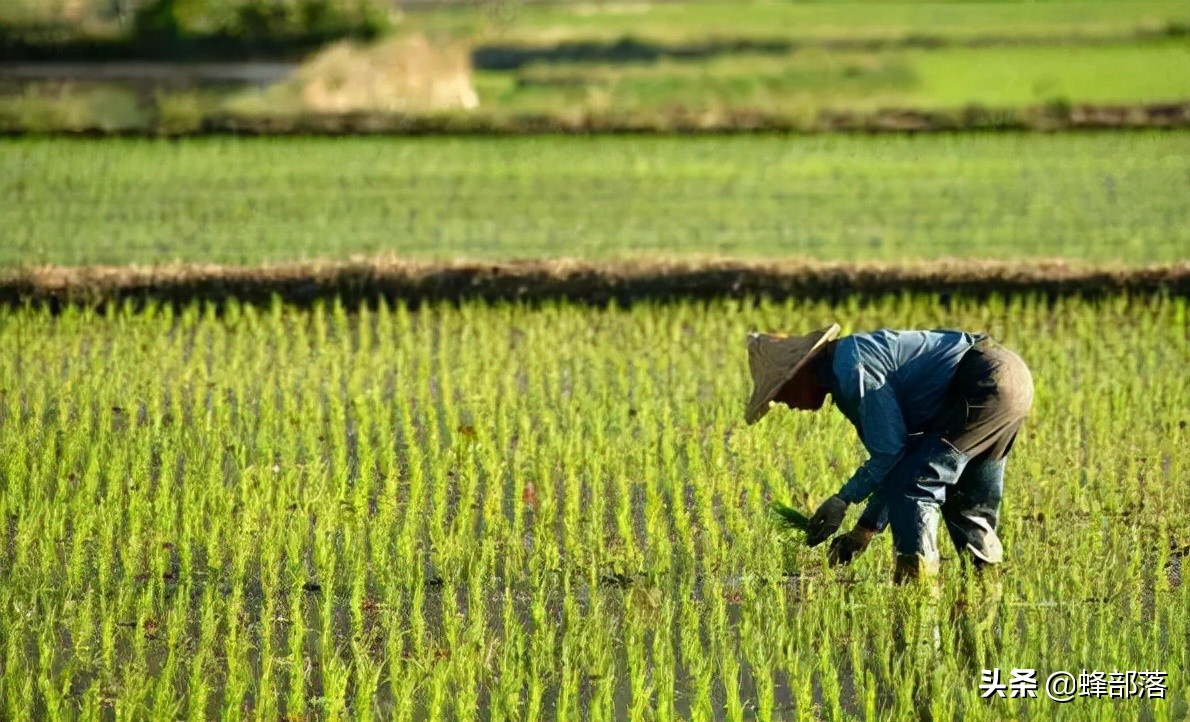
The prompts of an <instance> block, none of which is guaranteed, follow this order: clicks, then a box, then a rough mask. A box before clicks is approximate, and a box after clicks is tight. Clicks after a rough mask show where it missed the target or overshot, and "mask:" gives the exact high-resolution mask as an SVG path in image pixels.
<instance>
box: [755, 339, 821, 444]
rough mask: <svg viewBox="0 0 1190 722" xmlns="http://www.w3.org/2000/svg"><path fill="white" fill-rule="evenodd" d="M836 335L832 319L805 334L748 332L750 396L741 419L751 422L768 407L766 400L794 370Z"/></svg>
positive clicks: (794, 374) (757, 418) (793, 373)
mask: <svg viewBox="0 0 1190 722" xmlns="http://www.w3.org/2000/svg"><path fill="white" fill-rule="evenodd" d="M838 335H839V324H837V323H833V324H831V325H830V326H827V327H826V328H822V329H819V330H817V331H814V332H813V333H808V334H806V335H805V336H774V335H771V334H767V333H750V334H748V369H749V370H750V371H751V372H752V398H750V399H748V406H747V408H746V409H745V410H744V420H745V421H747V422H748V423H749V424H755V423H756V422H757V421H759V420H760V419H761V417H762V416H764V415H765V414H766V413H768V410H769V402H770V401H772V400H773V397H774V396H776V395H777V392H778V391H780V390H781V387H782V386H784V385H785V384H786V383H787V382H788V381H789V380H790V379H792V378H793V377H794V376H796V375H797V374H798V372H799V371H801V370H802V369H803V368H805V367H806V364H807V363H809V361H810V359H812V358H814V356H815V355H816V354H817V353H818V352H819V351H821V350H822V347H823V346H824V345H825V344H826V343H828V342H830V341H832V340H834V339H835V338H836V337H838Z"/></svg>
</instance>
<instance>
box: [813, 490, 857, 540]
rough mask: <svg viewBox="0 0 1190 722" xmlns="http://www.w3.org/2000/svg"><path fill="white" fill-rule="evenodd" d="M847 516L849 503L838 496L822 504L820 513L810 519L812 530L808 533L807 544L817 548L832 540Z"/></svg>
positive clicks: (817, 512) (819, 509)
mask: <svg viewBox="0 0 1190 722" xmlns="http://www.w3.org/2000/svg"><path fill="white" fill-rule="evenodd" d="M846 514H847V502H846V501H844V500H843V499H840V498H839V497H838V496H832V497H831V498H829V499H827V500H826V501H824V502H822V505H821V506H819V507H818V511H816V512H814V516H812V517H810V528H809V530H808V531H807V532H806V544H808V545H810V546H812V547H816V546H818V545H819V544H821V543H822V542H824V541H826V540H827V539H830V536H831V534H834V533H835V532H837V531H839V527H840V526H841V525H842V524H843V517H844V516H845V515H846Z"/></svg>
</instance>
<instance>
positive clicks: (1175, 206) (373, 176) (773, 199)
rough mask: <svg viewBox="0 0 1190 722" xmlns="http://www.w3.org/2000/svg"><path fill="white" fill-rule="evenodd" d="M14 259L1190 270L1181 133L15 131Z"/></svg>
mask: <svg viewBox="0 0 1190 722" xmlns="http://www.w3.org/2000/svg"><path fill="white" fill-rule="evenodd" d="M0 166H3V168H4V169H5V172H4V173H2V174H0V197H2V198H4V199H5V201H4V202H3V203H0V228H2V229H4V230H3V231H2V233H3V235H4V239H5V242H4V243H2V244H0V267H8V268H10V269H11V268H14V267H19V266H30V265H40V264H67V265H77V264H124V263H139V264H161V263H168V262H173V261H183V262H198V263H202V262H213V263H224V264H245V265H252V264H259V263H262V262H274V263H275V262H284V261H294V260H301V259H346V258H348V257H350V256H354V255H377V254H384V255H391V256H395V257H399V258H410V259H423V260H435V259H438V260H448V259H459V258H469V259H491V260H502V259H511V258H551V257H558V256H569V257H576V258H585V259H609V258H640V257H642V256H646V257H649V256H651V257H655V258H660V257H669V258H681V257H691V256H697V255H700V254H701V255H706V254H713V255H720V256H730V257H737V258H761V259H763V258H774V259H775V258H816V259H829V260H839V261H865V260H881V261H912V260H914V259H931V258H937V257H940V256H953V257H957V258H971V259H974V258H991V259H1004V260H1010V259H1028V258H1059V257H1061V258H1070V259H1080V260H1083V261H1093V262H1115V263H1127V264H1144V263H1156V262H1169V261H1177V260H1183V259H1185V258H1187V255H1188V253H1187V251H1188V249H1190V204H1188V203H1187V202H1186V199H1187V198H1190V174H1188V172H1187V170H1188V169H1190V144H1188V143H1187V139H1186V136H1185V135H1183V134H1180V133H1170V132H1157V131H1152V132H1133V133H1110V132H1102V133H1092V134H1036V133H1034V134H1023V133H1018V134H995V135H981V134H952V135H926V136H887V135H886V136H838V135H821V136H810V137H793V138H790V137H785V136H779V135H762V136H699V137H636V138H624V137H616V136H597V137H586V138H584V137H566V136H550V137H535V138H533V137H530V138H503V139H496V138H483V137H466V138H421V139H404V140H402V139H394V138H340V139H335V138H321V139H319V138H305V139H301V138H275V139H232V138H205V139H188V140H182V141H164V140H148V139H122V140H112V139H107V140H74V141H66V142H64V141H62V140H49V139H9V140H6V141H0Z"/></svg>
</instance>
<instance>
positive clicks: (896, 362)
mask: <svg viewBox="0 0 1190 722" xmlns="http://www.w3.org/2000/svg"><path fill="white" fill-rule="evenodd" d="M976 340H977V337H975V336H973V335H972V334H969V333H964V332H962V331H893V330H890V329H880V330H878V331H873V332H871V333H857V334H853V335H851V336H846V337H844V338H842V339H840V340H839V342H838V343H837V344H836V345H835V355H834V360H833V362H832V364H831V369H832V370H833V371H834V374H833V375H834V379H833V383H832V384H831V388H830V392H831V396H832V398H833V399H834V401H835V405H836V406H838V407H839V410H840V411H842V412H843V415H844V416H846V417H847V419H848V420H849V421H851V423H852V424H853V425H854V426H855V429H856V431H857V432H859V437H860V440H861V441H863V444H864V447H865V448H867V450H868V454H869V458H868V460H867V461H865V462H864V463H863V464H862V465H861V466H860V467H859V468H858V469H857V470H856V472H855V474H853V475H852V477H851V478H850V479H849V480H848V481H847V483H845V484H844V485H843V487H842V488H841V489H840V490H839V496H840V497H842V498H843V499H846V500H847V501H848V502H850V503H853V504H854V503H857V502H860V501H862V500H864V499H865V498H867V497H868V495H869V494H872V493H873V492H874V491H877V490H879V489H880V487H881V484H882V482H883V481H884V478H885V476H887V474H888V472H889V471H891V470H892V468H893V466H895V465H896V463H897V462H898V461H899V460H900V458H901V456H902V454H903V453H904V451H905V445H906V443H907V441H908V438H909V435H910V434H915V433H918V432H920V431H923V430H924V429H925V428H926V426H928V424H929V422H930V421H932V420H933V419H934V417H935V416H937V414H938V412H939V411H940V410H941V408H942V401H943V397H944V395H945V393H946V388H947V386H948V385H949V384H950V381H951V379H952V378H953V377H954V370H955V367H956V366H958V363H959V360H960V359H961V358H962V357H963V354H964V353H966V351H967V349H969V348H971V346H972V345H974V344H975V342H976ZM882 507H883V504H882V503H880V502H879V501H878V498H874V499H873V504H872V505H870V506H869V509H868V511H867V512H865V514H864V517H865V519H866V520H867V521H868V522H869V524H871V523H872V522H874V521H875V519H873V518H872V517H879V516H881V511H882ZM874 526H875V527H876V528H880V527H882V526H883V521H881V522H879V523H877V524H874Z"/></svg>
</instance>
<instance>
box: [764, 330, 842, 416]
mask: <svg viewBox="0 0 1190 722" xmlns="http://www.w3.org/2000/svg"><path fill="white" fill-rule="evenodd" d="M839 330H840V327H839V324H837V323H835V324H831V325H830V326H828V327H827V328H824V329H821V330H819V331H816V332H815V333H816V334H818V338H816V339H815V340H814V344H813V346H811V347H810V350H809V351H807V352H806V354H805V356H803V357H802V358H801V359H799V360H798V362H797V363H796V364H794V365H793V366H792V367H790V369H789V373H787V374H783V375H782V376H781V377H778V378H777V379H776V380H775V382H774V383H771V384H766V385H765V386H764V387H757V388H754V389H753V390H752V398H751V399H749V400H748V408H747V411H746V412H745V414H744V421H745V422H746V423H747V424H748V425H749V426H751V425H752V424H755V423H756V422H757V421H760V420H761V419H762V418H764V415H765V414H767V413H768V412H769V409H770V408H771V406H770V404H771V403H772V400H773V398H774V397H776V395H777V394H778V393H779V392H780V391H781V389H782V388H784V387H785V386H786V385H787V384H788V383H790V382H791V381H794V380H795V379H797V378H798V377H799V376H801V377H802V378H805V375H804V372H805V371H806V370H807V369H808V368H809V364H810V362H811V361H813V360H814V358H815V357H816V356H818V354H819V353H821V352H822V349H823V348H824V347H825V346H826V344H827V343H829V342H831V341H833V340H835V339H836V338H838V336H839ZM810 335H811V336H812V335H813V334H810Z"/></svg>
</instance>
